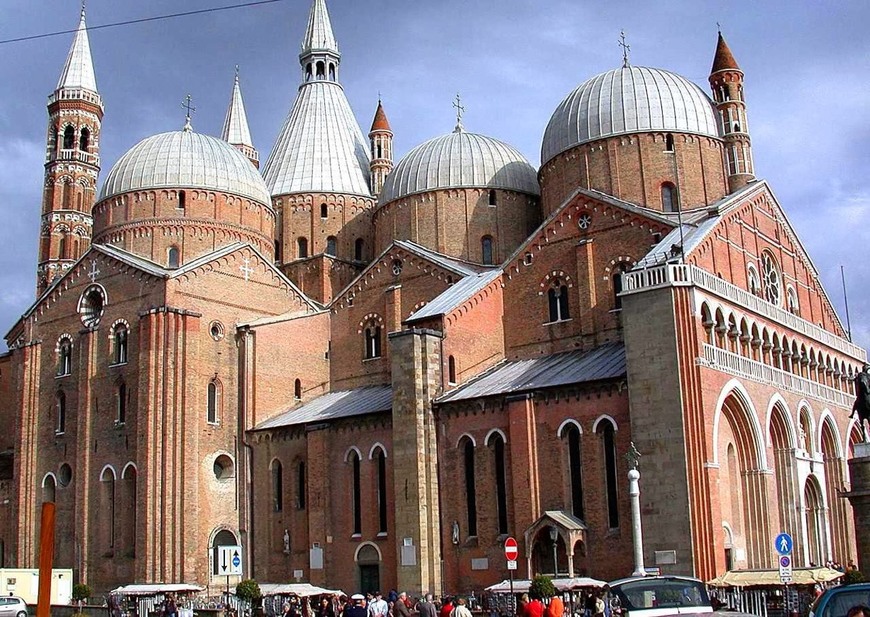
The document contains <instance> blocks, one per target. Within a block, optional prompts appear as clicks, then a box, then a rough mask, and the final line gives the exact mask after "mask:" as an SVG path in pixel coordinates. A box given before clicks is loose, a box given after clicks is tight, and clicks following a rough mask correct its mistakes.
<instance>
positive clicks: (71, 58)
mask: <svg viewBox="0 0 870 617" xmlns="http://www.w3.org/2000/svg"><path fill="white" fill-rule="evenodd" d="M79 88H84V89H85V90H90V91H92V92H97V78H96V76H95V75H94V63H93V61H92V60H91V45H90V43H89V41H88V30H87V25H86V24H85V6H84V3H82V15H81V19H80V20H79V27H78V30H76V34H75V37H74V38H73V43H72V47H70V49H69V55H67V57H66V64H64V65H63V71H61V73H60V79H58V80H57V89H58V90H61V89H79Z"/></svg>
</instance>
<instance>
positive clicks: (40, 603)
mask: <svg viewBox="0 0 870 617" xmlns="http://www.w3.org/2000/svg"><path fill="white" fill-rule="evenodd" d="M53 564H54V502H53V501H46V502H45V503H43V504H42V524H41V526H40V528H39V596H38V598H37V602H36V617H49V616H50V615H51V567H52V565H53Z"/></svg>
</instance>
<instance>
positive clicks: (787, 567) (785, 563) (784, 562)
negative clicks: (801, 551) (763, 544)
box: [779, 555, 792, 584]
mask: <svg viewBox="0 0 870 617" xmlns="http://www.w3.org/2000/svg"><path fill="white" fill-rule="evenodd" d="M791 567H792V564H791V555H782V556H780V558H779V580H780V581H782V583H783V584H787V583H790V582H791V577H792V569H791Z"/></svg>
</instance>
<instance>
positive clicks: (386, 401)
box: [252, 385, 393, 431]
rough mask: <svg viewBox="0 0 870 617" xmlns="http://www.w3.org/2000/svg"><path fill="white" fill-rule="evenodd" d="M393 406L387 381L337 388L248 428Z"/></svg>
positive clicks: (334, 417) (260, 428) (335, 417)
mask: <svg viewBox="0 0 870 617" xmlns="http://www.w3.org/2000/svg"><path fill="white" fill-rule="evenodd" d="M392 407H393V387H392V386H391V385H382V386H365V387H362V388H356V389H353V390H339V391H336V392H329V393H327V394H324V395H323V396H319V397H317V398H316V399H314V400H313V401H309V402H308V403H305V404H304V405H300V406H299V407H294V408H292V409H288V410H287V411H285V412H284V413H282V414H279V415H277V416H275V417H274V418H271V419H269V420H266V421H265V422H261V423H260V424H258V425H257V426H255V427H254V428H253V429H252V430H254V431H263V430H267V429H273V428H281V427H285V426H298V425H300V424H309V423H313V422H326V421H329V420H338V419H340V418H350V417H353V416H363V415H366V414H370V413H375V412H379V411H390V410H391V409H392Z"/></svg>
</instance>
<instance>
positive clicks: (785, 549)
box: [773, 533, 794, 555]
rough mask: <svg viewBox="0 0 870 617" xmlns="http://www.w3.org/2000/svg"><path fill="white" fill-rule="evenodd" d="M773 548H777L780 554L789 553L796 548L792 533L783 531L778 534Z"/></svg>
mask: <svg viewBox="0 0 870 617" xmlns="http://www.w3.org/2000/svg"><path fill="white" fill-rule="evenodd" d="M773 548H774V549H776V552H777V553H779V554H780V555H788V554H790V553H791V551H792V549H793V548H794V542H793V541H792V539H791V536H790V535H788V534H787V533H781V534H779V535H778V536H776V540H774V541H773Z"/></svg>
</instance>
